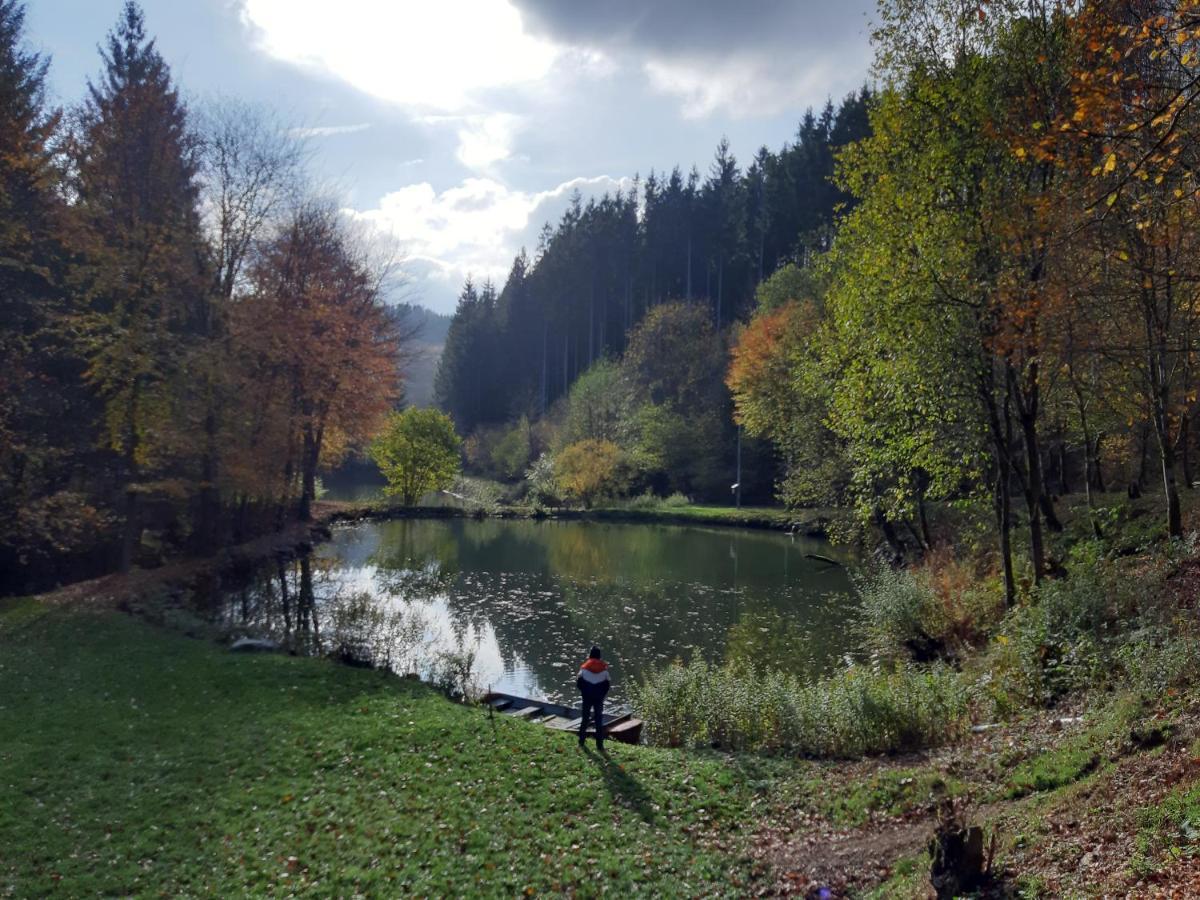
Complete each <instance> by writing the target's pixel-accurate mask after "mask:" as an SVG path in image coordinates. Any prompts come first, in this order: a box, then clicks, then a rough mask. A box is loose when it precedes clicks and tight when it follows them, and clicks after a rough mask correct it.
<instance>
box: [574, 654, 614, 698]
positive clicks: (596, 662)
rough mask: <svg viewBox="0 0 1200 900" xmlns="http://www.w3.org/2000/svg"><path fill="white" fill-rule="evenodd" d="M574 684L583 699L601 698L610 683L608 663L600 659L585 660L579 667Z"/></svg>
mask: <svg viewBox="0 0 1200 900" xmlns="http://www.w3.org/2000/svg"><path fill="white" fill-rule="evenodd" d="M575 684H576V685H578V687H579V692H580V693H581V694H583V697H584V699H585V700H599V699H601V698H603V697H604V695H605V694H607V693H608V689H609V687H610V686H611V684H612V682H611V680H610V679H609V676H608V663H606V662H605V661H604V660H602V659H588V660H585V661H584V663H583V665H582V666H580V667H579V677H578V678H576V679H575Z"/></svg>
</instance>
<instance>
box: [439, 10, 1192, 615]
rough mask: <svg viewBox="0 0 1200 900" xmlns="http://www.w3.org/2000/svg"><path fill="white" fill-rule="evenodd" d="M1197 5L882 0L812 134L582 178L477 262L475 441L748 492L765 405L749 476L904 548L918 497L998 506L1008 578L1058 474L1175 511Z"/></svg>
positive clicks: (535, 467)
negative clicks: (700, 166)
mask: <svg viewBox="0 0 1200 900" xmlns="http://www.w3.org/2000/svg"><path fill="white" fill-rule="evenodd" d="M1160 6H1161V8H1160ZM1195 26H1196V22H1195V11H1194V10H1193V9H1192V6H1191V5H1190V4H1166V5H1156V4H1116V3H1103V2H1101V3H1087V4H1076V3H1069V2H1046V3H1043V2H1016V0H1014V2H1007V3H989V4H982V5H980V6H979V7H978V8H976V7H975V6H973V5H971V4H967V5H966V6H962V7H961V8H960V6H958V5H955V4H951V3H945V4H939V3H932V4H931V3H907V2H898V3H885V4H881V6H880V9H879V12H878V21H877V25H876V29H875V32H874V40H875V44H876V64H875V71H874V73H873V75H874V79H875V86H873V87H871V88H869V89H868V88H864V89H863V90H862V91H861V92H860V93H858V94H855V95H853V96H851V97H848V98H846V99H845V100H844V101H843V102H842V103H841V104H840V105H839V106H837V107H834V106H832V105H830V106H827V107H826V108H825V109H824V110H823V111H822V113H821V114H820V115H815V114H812V113H810V114H808V115H807V116H805V118H804V119H803V121H802V122H801V124H800V128H799V130H798V132H797V135H796V138H795V140H794V141H793V142H792V143H790V144H788V145H786V146H784V147H783V148H781V149H780V150H779V151H778V152H775V153H772V152H771V151H769V150H767V149H765V148H764V149H763V150H761V151H759V153H758V154H757V155H756V156H755V158H754V160H753V161H752V162H751V164H750V165H749V166H748V167H747V168H746V169H745V170H744V171H743V170H742V169H741V168H739V165H738V163H737V161H736V160H735V159H734V158H733V156H732V155H731V153H730V150H729V147H728V145H727V144H726V143H725V142H722V143H721V145H720V146H719V147H718V149H717V152H716V155H715V157H714V159H713V161H712V163H711V166H710V168H709V171H708V173H707V175H706V176H703V177H702V176H701V174H700V173H699V172H698V171H697V170H695V169H693V170H692V171H691V172H690V173H689V174H688V175H687V176H684V175H683V174H682V173H681V171H680V170H679V169H678V168H677V169H675V170H673V171H672V172H671V173H670V174H669V175H665V176H664V175H658V174H655V173H653V172H651V174H650V175H649V176H647V177H646V179H645V181H644V182H642V183H640V184H639V185H638V187H637V188H636V189H635V190H634V191H632V192H631V193H630V194H628V195H622V194H617V195H615V196H606V197H603V198H601V199H600V200H597V201H590V202H588V203H586V204H584V203H576V204H575V205H574V206H573V207H572V208H571V209H570V210H568V212H567V213H566V214H565V215H564V216H563V218H562V220H561V221H560V222H559V223H557V225H555V226H549V225H548V226H547V227H546V229H545V231H544V232H543V236H542V240H541V241H540V243H539V246H538V247H537V249H536V251H535V253H534V255H533V256H532V257H529V256H528V255H526V254H525V253H524V252H522V254H521V255H519V256H518V257H517V258H516V260H515V261H514V263H513V267H512V271H511V273H510V275H509V277H508V279H507V280H506V282H505V283H504V285H503V287H502V288H500V289H499V290H497V289H496V288H495V286H493V285H491V284H484V285H482V286H479V285H475V284H473V283H470V282H468V284H467V285H466V286H465V287H464V289H463V293H462V296H461V298H460V301H459V307H458V310H457V312H456V315H455V318H454V321H453V323H452V325H451V329H450V334H449V338H448V341H447V345H446V352H445V355H444V356H443V359H442V363H441V366H440V370H439V373H438V381H437V395H438V398H439V402H440V403H441V404H442V405H443V407H444V408H446V409H447V410H448V411H449V412H451V414H452V415H453V417H454V419H455V421H456V423H457V424H458V426H459V429H460V430H461V431H462V432H463V433H464V434H470V435H473V437H472V438H471V439H469V440H468V442H467V462H468V464H469V465H473V466H474V467H475V468H476V469H477V470H478V471H482V472H489V473H490V474H492V475H493V477H507V478H515V479H519V478H520V475H521V473H522V471H527V477H526V482H527V485H526V488H527V489H529V490H536V486H537V484H538V483H539V471H542V470H551V469H554V467H555V466H556V465H557V466H558V469H562V468H564V467H565V468H566V469H567V470H571V469H572V468H573V463H572V461H571V449H572V448H573V447H576V446H578V445H579V444H580V442H584V441H590V442H599V443H600V445H607V456H606V457H604V458H605V459H607V460H608V463H606V464H604V465H601V466H599V467H598V468H599V471H596V469H597V466H595V465H593V466H591V467H590V468H591V469H592V470H593V471H591V472H590V475H591V476H592V478H591V480H592V483H593V488H594V491H595V492H596V493H598V494H604V493H607V494H608V495H610V496H621V495H625V494H629V493H636V492H637V491H638V490H649V491H653V492H655V493H659V494H661V493H663V492H666V491H680V492H683V493H684V494H686V495H688V496H689V497H691V496H695V497H699V498H703V499H709V500H713V499H725V500H728V499H729V485H730V483H731V482H733V481H734V477H733V476H734V473H735V471H736V470H735V461H734V453H735V448H740V447H741V445H742V442H741V440H740V437H741V433H744V434H745V436H746V438H747V440H746V456H745V463H744V468H743V473H742V478H741V480H740V482H739V484H741V485H742V489H743V490H744V491H745V492H748V493H749V494H750V495H751V496H753V497H754V498H755V499H758V500H761V499H764V498H767V497H770V496H771V494H772V493H774V494H775V495H776V496H777V497H779V498H780V499H782V500H783V501H784V502H786V503H787V504H788V505H789V506H840V507H846V508H850V509H853V510H854V511H855V512H856V514H857V520H858V521H859V522H860V523H861V526H862V527H866V528H870V529H872V530H873V532H874V533H876V534H878V535H880V539H881V540H884V541H886V543H887V544H888V545H889V546H890V548H891V552H892V553H893V554H894V556H895V557H896V558H909V559H912V558H915V557H919V556H920V555H921V554H922V553H923V552H925V551H927V550H928V549H929V548H930V547H931V546H932V545H933V543H934V536H933V535H932V534H931V530H930V525H929V516H928V504H931V503H936V504H942V505H946V504H949V505H950V506H953V505H955V504H967V505H974V506H978V505H979V504H981V503H982V504H985V505H986V508H988V509H990V510H991V512H990V513H989V515H990V516H991V521H992V529H993V531H994V541H995V543H994V549H995V554H996V559H997V561H998V565H999V568H1000V570H1001V571H1002V572H1003V576H1004V581H1005V585H1006V588H1005V594H1006V596H1007V597H1008V598H1009V600H1010V602H1011V600H1012V599H1013V598H1014V597H1015V595H1016V580H1017V570H1018V569H1019V568H1020V565H1021V564H1020V561H1019V560H1018V561H1017V562H1014V559H1015V555H1019V556H1021V558H1024V557H1025V556H1027V557H1028V563H1029V566H1030V571H1031V574H1032V577H1033V578H1034V579H1035V580H1037V581H1040V580H1041V579H1042V578H1043V577H1044V576H1048V575H1053V574H1055V573H1056V572H1058V571H1060V569H1061V562H1062V561H1061V560H1058V559H1054V558H1052V554H1050V553H1049V552H1048V551H1047V549H1046V546H1047V542H1046V534H1047V532H1058V531H1061V530H1062V527H1063V525H1062V517H1061V516H1060V513H1059V510H1058V508H1057V506H1056V503H1057V502H1058V500H1059V499H1060V498H1062V497H1064V496H1066V495H1068V494H1078V493H1082V494H1085V495H1086V498H1087V502H1088V508H1089V509H1090V510H1092V512H1091V513H1090V524H1089V528H1090V529H1091V530H1092V532H1093V533H1094V534H1095V535H1100V534H1101V532H1102V530H1103V528H1104V524H1105V523H1104V521H1103V518H1104V516H1103V515H1102V514H1101V513H1100V512H1099V511H1098V510H1097V504H1096V502H1095V498H1096V496H1097V495H1101V494H1103V493H1104V492H1106V491H1112V490H1118V491H1121V492H1127V493H1128V494H1129V496H1130V497H1134V498H1136V497H1139V496H1141V495H1142V494H1143V493H1144V492H1148V491H1153V492H1156V493H1157V494H1158V495H1160V496H1161V502H1162V507H1163V520H1164V522H1165V524H1166V530H1167V532H1168V533H1169V534H1170V535H1171V536H1173V537H1178V536H1180V535H1181V534H1182V532H1183V525H1182V519H1181V516H1182V513H1181V502H1180V491H1181V490H1190V489H1191V486H1192V483H1193V478H1194V462H1193V460H1194V454H1195V449H1196V434H1195V420H1196V403H1197V398H1198V391H1200V384H1198V381H1197V368H1196V366H1195V365H1194V363H1196V361H1197V358H1196V344H1195V340H1196V333H1197V332H1196V328H1197V325H1198V324H1200V319H1198V314H1200V309H1198V307H1197V276H1198V273H1197V272H1195V271H1193V269H1194V266H1193V265H1192V263H1191V262H1190V261H1191V260H1192V259H1193V257H1194V256H1195V247H1194V243H1195V241H1196V237H1197V227H1196V226H1197V218H1196V217H1197V212H1198V199H1200V195H1198V194H1197V184H1196V164H1197V159H1196V158H1195V154H1196V152H1197V151H1196V146H1197V143H1196V140H1195V138H1196V129H1197V126H1198V125H1200V120H1198V118H1197V104H1196V102H1195V101H1196V98H1197V86H1196V83H1195V77H1194V76H1195V72H1196V67H1197V60H1198V53H1197V48H1196V41H1197V34H1196V32H1195ZM606 404H608V405H606ZM514 423H515V424H514ZM597 446H598V445H597V444H596V443H592V444H589V445H587V449H588V453H586V454H584V455H585V456H587V457H588V458H591V459H595V458H597V457H596V453H595V451H596V449H597ZM514 448H515V449H514ZM556 459H557V460H558V462H557V463H556V462H555V460H556ZM564 459H565V462H564ZM530 462H532V465H531V466H530V467H529V468H528V470H526V469H525V467H526V465H527V464H528V463H530ZM1018 532H1019V534H1020V535H1021V536H1020V538H1019V540H1020V541H1021V542H1022V545H1023V546H1022V547H1021V548H1016V547H1015V546H1014V542H1015V541H1016V540H1018V538H1016V537H1014V535H1015V534H1017V533H1018Z"/></svg>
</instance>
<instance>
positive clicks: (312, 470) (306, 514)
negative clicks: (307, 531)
mask: <svg viewBox="0 0 1200 900" xmlns="http://www.w3.org/2000/svg"><path fill="white" fill-rule="evenodd" d="M320 457H321V442H320V439H319V438H318V437H317V435H316V434H315V433H314V432H313V430H312V428H311V427H306V428H305V429H304V454H303V457H302V458H301V486H300V512H299V515H300V520H301V521H302V522H307V521H309V520H311V519H312V505H313V501H314V500H316V498H317V462H318V461H319V460H320Z"/></svg>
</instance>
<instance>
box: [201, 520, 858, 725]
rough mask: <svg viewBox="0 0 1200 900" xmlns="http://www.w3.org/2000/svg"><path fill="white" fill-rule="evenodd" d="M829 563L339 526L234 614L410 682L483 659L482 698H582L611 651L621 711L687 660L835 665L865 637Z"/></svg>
mask: <svg viewBox="0 0 1200 900" xmlns="http://www.w3.org/2000/svg"><path fill="white" fill-rule="evenodd" d="M813 553H816V554H821V555H827V556H828V555H834V552H833V551H832V550H831V549H830V548H829V546H828V545H827V544H825V543H823V542H819V541H813V540H809V539H804V538H799V537H791V536H789V535H787V534H782V533H776V532H766V531H753V530H744V529H732V528H703V527H692V526H676V525H649V524H615V523H597V522H579V521H573V522H555V521H530V520H501V519H486V520H481V521H476V520H471V519H448V520H396V521H391V522H380V523H369V524H358V525H352V526H346V527H341V528H338V529H337V530H335V532H334V535H333V539H332V540H331V541H329V542H328V543H325V544H322V545H321V546H319V547H317V548H316V549H315V550H314V551H313V553H312V555H311V556H310V557H306V558H304V559H302V560H298V561H295V562H292V563H288V564H286V565H284V564H281V565H279V566H273V567H269V568H266V569H264V570H263V571H262V572H261V573H260V575H259V577H258V578H257V579H255V580H254V581H253V582H252V583H251V584H250V585H248V586H246V587H245V588H243V589H240V590H237V591H234V592H229V593H227V594H225V595H224V596H223V598H222V601H221V603H220V605H219V609H218V612H217V615H218V616H219V618H220V619H221V620H222V621H223V623H224V624H225V625H227V626H229V627H230V628H231V629H233V630H235V631H243V632H246V633H251V634H256V635H268V636H273V637H275V638H277V639H279V640H281V641H284V642H286V643H287V644H288V645H289V646H291V647H292V648H294V649H296V650H297V651H299V652H306V653H314V654H327V653H339V652H340V653H345V654H347V655H349V656H351V657H353V658H361V657H364V656H365V657H367V658H369V659H370V660H371V661H372V662H374V663H376V664H380V665H387V666H388V667H390V668H393V669H395V670H397V671H408V670H409V669H417V670H420V671H422V672H426V673H427V672H428V670H429V668H430V666H431V664H432V660H433V658H434V656H436V655H437V653H439V652H441V651H451V652H455V653H462V652H467V653H469V654H472V655H473V664H472V672H473V676H474V678H475V679H476V681H477V682H478V684H479V685H480V686H481V687H485V688H486V687H491V688H494V689H496V690H502V691H508V692H511V693H518V694H525V695H529V696H539V697H545V698H548V699H555V700H570V699H573V697H574V695H575V687H574V678H575V672H576V670H577V668H578V666H579V663H580V662H581V660H582V658H583V656H584V655H585V654H586V651H587V648H588V647H589V646H590V645H591V644H592V643H597V644H599V645H600V646H601V647H602V648H603V649H604V651H605V656H606V658H608V659H609V661H610V662H611V663H612V666H613V677H614V680H615V687H614V689H613V693H612V695H611V696H612V698H613V699H614V700H615V701H617V702H620V701H622V700H623V699H624V698H626V697H627V696H628V693H627V689H626V686H627V685H628V683H629V682H630V680H632V679H637V678H640V677H641V676H643V675H644V674H645V673H646V672H648V671H649V670H650V669H653V668H656V667H661V666H663V665H665V664H667V663H669V662H670V661H671V660H673V659H684V660H688V659H691V658H693V657H695V656H700V657H703V658H704V659H706V660H708V661H710V662H721V661H722V660H724V659H726V658H728V657H730V656H738V657H740V658H742V659H748V660H754V661H758V662H762V663H766V664H771V665H778V666H783V667H785V668H788V669H790V670H792V671H795V672H801V673H813V672H819V671H822V670H825V669H827V668H828V667H829V666H831V665H832V664H834V663H835V662H836V660H837V659H838V657H840V656H841V655H842V654H844V653H845V652H846V651H847V650H848V649H849V648H850V646H851V642H852V638H851V635H850V634H849V633H848V628H847V608H846V606H847V599H846V594H847V592H848V590H849V583H848V577H847V575H846V572H845V570H844V569H842V568H840V567H835V566H830V565H828V564H827V563H824V562H821V561H817V560H813V559H811V558H809V554H813ZM417 619H419V620H420V621H419V622H418V621H417ZM418 638H419V640H418Z"/></svg>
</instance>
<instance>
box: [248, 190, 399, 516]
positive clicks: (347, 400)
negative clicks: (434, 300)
mask: <svg viewBox="0 0 1200 900" xmlns="http://www.w3.org/2000/svg"><path fill="white" fill-rule="evenodd" d="M382 277H383V276H382V274H381V273H380V272H379V271H377V270H376V268H375V267H374V266H373V265H372V261H371V260H370V259H369V258H368V256H367V255H366V254H365V253H364V252H363V251H362V250H361V248H359V247H357V246H356V244H355V242H354V240H353V238H352V236H351V235H350V234H349V233H347V231H346V227H345V223H344V221H343V220H342V219H341V216H340V213H339V211H338V210H337V208H336V207H335V206H334V205H333V204H331V203H327V202H320V201H312V202H309V203H306V204H305V205H303V206H301V207H300V208H298V209H297V210H296V211H295V212H294V213H293V215H292V217H291V218H290V220H288V221H287V222H286V223H285V224H284V226H283V227H281V228H280V229H279V231H278V232H277V233H276V234H275V235H274V237H273V238H272V239H271V240H270V241H269V242H267V243H266V245H265V246H264V247H263V249H262V252H261V254H260V255H259V256H258V257H257V258H256V259H255V260H254V263H253V264H252V266H251V267H250V272H249V278H250V282H251V284H252V291H251V293H250V294H249V295H248V296H247V297H245V298H244V299H242V300H241V301H239V302H238V303H237V304H235V306H234V309H233V314H232V317H231V330H232V338H233V342H234V345H235V347H237V348H238V353H239V356H240V360H239V362H240V368H239V372H238V376H237V377H238V381H237V384H238V385H239V390H238V392H237V393H238V396H239V402H240V408H241V412H240V421H239V422H238V424H236V425H235V432H236V434H237V435H239V436H240V437H241V439H242V440H248V441H249V442H250V445H249V446H248V447H246V446H243V447H241V448H238V449H237V452H236V453H234V454H231V455H235V456H236V455H244V456H245V458H247V459H252V460H256V461H257V463H256V465H255V466H254V473H253V474H252V476H251V482H250V485H247V487H248V488H250V489H251V490H253V485H254V484H255V483H256V482H257V483H260V484H274V485H278V490H279V492H280V494H281V495H282V496H283V497H284V498H286V497H290V496H291V491H292V487H293V484H294V483H295V482H296V481H297V480H298V481H299V487H300V490H299V501H298V511H299V514H300V516H301V518H308V516H309V515H310V512H311V507H312V502H313V500H314V499H315V495H316V474H317V470H318V468H319V467H320V466H322V465H330V464H333V463H336V462H337V461H339V460H340V459H341V458H342V457H344V456H345V454H346V452H347V451H348V450H349V449H350V448H351V447H354V446H358V445H362V444H364V443H366V442H367V441H368V440H369V439H370V438H371V437H372V436H373V435H374V434H375V433H376V432H377V431H378V430H379V427H380V426H381V424H382V422H383V420H384V417H385V416H386V415H387V413H388V412H390V411H391V410H392V409H394V407H395V404H396V402H397V400H398V398H399V396H400V391H401V380H400V370H399V365H398V359H397V357H398V354H399V352H400V342H401V335H399V334H398V333H397V331H396V327H395V320H394V319H393V317H392V316H391V315H389V313H388V310H387V307H385V306H384V304H383V302H382V300H381V298H380V281H381V278H382ZM272 470H273V471H274V472H276V473H278V474H276V475H275V476H274V477H271V474H270V473H271V472H272ZM247 474H251V473H249V472H248V473H247Z"/></svg>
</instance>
